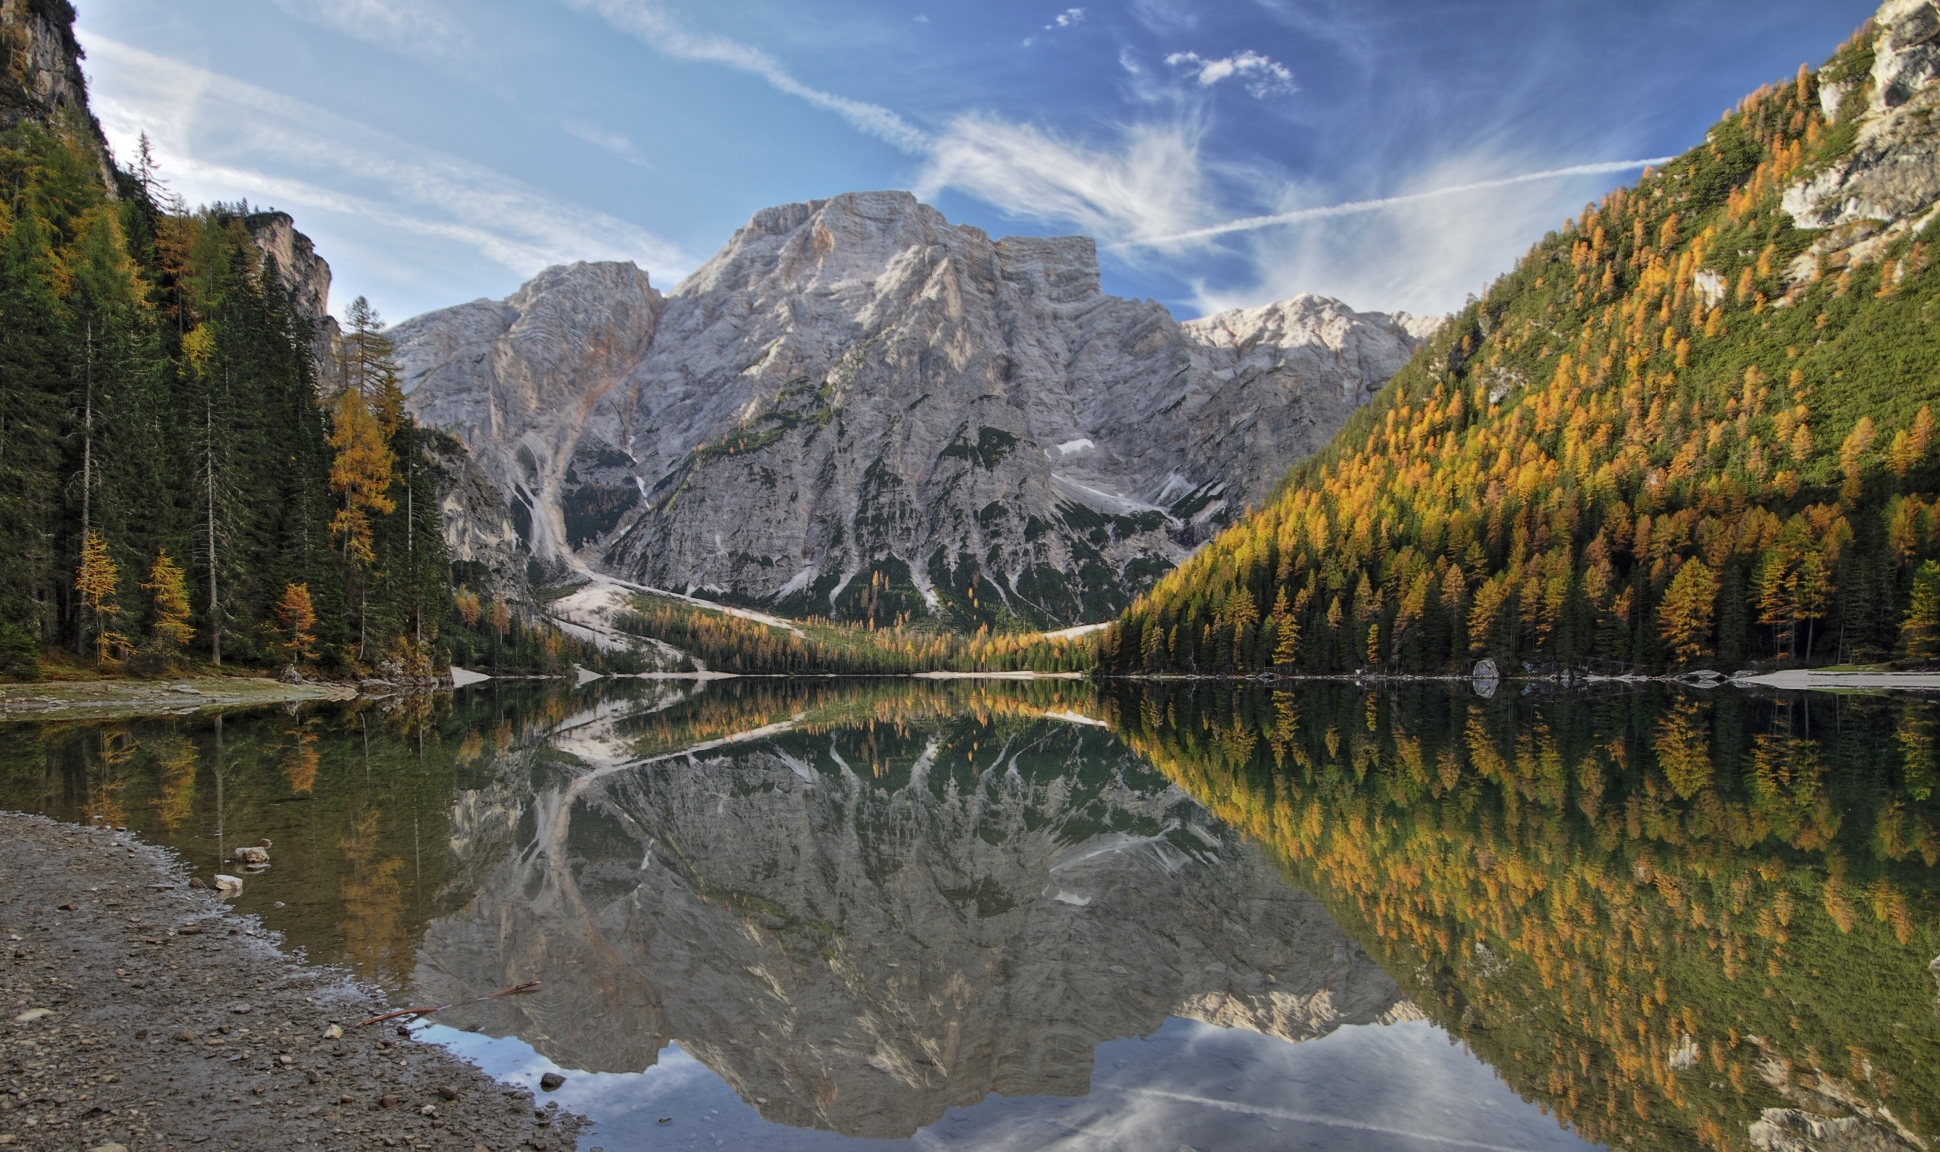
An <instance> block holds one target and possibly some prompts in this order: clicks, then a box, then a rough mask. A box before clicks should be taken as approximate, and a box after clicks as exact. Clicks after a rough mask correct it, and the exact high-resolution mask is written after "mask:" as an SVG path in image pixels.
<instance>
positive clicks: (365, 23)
mask: <svg viewBox="0 0 1940 1152" xmlns="http://www.w3.org/2000/svg"><path fill="white" fill-rule="evenodd" d="M275 3H276V6H277V7H278V8H281V9H282V10H283V11H284V12H285V13H287V14H289V15H291V16H294V17H295V18H297V19H298V20H302V21H305V22H306V23H310V24H316V25H318V26H320V27H324V28H329V29H331V30H332V31H335V32H341V33H343V34H344V35H346V36H350V37H353V38H354V39H358V40H362V41H364V42H365V43H368V44H374V45H376V46H378V47H380V48H383V49H386V50H388V51H392V52H397V53H400V54H402V55H406V56H418V57H423V58H428V59H433V60H437V61H440V62H447V61H451V60H454V59H457V58H459V57H462V56H467V55H470V54H471V53H472V52H473V51H474V50H475V49H476V45H475V44H474V43H473V41H472V37H471V34H470V32H469V31H468V30H467V28H466V26H465V23H464V21H462V20H460V19H459V18H458V17H457V15H456V14H455V13H453V12H452V11H451V10H450V9H449V8H447V7H446V6H445V5H444V4H443V3H441V2H440V0H275Z"/></svg>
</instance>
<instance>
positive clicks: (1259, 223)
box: [1113, 156, 1676, 247]
mask: <svg viewBox="0 0 1940 1152" xmlns="http://www.w3.org/2000/svg"><path fill="white" fill-rule="evenodd" d="M1675 159H1676V157H1675V156H1658V157H1656V158H1654V159H1650V160H1611V161H1607V162H1604V163H1600V164H1573V165H1571V166H1570V167H1568V168H1551V169H1549V170H1548V171H1546V172H1525V173H1523V174H1522V175H1520V176H1502V177H1498V178H1496V179H1494V180H1477V181H1475V182H1473V183H1471V184H1453V185H1450V186H1449V187H1447V188H1433V189H1430V190H1429V191H1426V192H1410V193H1408V194H1406V195H1403V196H1383V197H1381V198H1380V199H1378V200H1350V201H1348V202H1347V203H1345V204H1329V205H1327V206H1326V207H1324V208H1296V209H1294V210H1293V211H1291V212H1276V213H1274V214H1273V215H1271V216H1247V217H1244V218H1242V219H1239V220H1229V221H1227V222H1226V223H1224V224H1214V225H1212V226H1211V227H1207V228H1194V229H1192V230H1191V231H1189V232H1175V233H1173V234H1172V235H1170V236H1157V237H1153V238H1150V239H1139V240H1128V241H1125V242H1124V243H1123V244H1118V245H1113V247H1127V246H1131V245H1137V246H1139V247H1156V246H1158V245H1160V244H1173V243H1177V242H1179V241H1182V240H1204V239H1206V238H1208V237H1212V236H1224V235H1226V234H1227V233H1230V232H1251V231H1254V230H1256V229H1259V228H1271V227H1273V226H1275V225H1277V224H1299V223H1302V222H1304V221H1307V220H1323V219H1326V218H1327V217H1329V216H1351V215H1353V214H1354V213H1357V212H1374V211H1378V210H1379V209H1382V208H1391V207H1393V206H1394V205H1396V204H1412V203H1414V202H1415V201H1417V200H1432V199H1434V198H1435V197H1437V196H1453V195H1456V194H1457V193H1461V192H1479V191H1482V190H1483V189H1487V188H1506V187H1508V186H1509V185H1511V184H1528V183H1530V182H1532V181H1536V180H1554V179H1557V178H1558V177H1562V176H1595V175H1599V174H1601V173H1605V172H1629V171H1631V170H1633V169H1637V168H1650V167H1655V166H1657V165H1660V164H1668V163H1670V162H1671V161H1672V160H1675Z"/></svg>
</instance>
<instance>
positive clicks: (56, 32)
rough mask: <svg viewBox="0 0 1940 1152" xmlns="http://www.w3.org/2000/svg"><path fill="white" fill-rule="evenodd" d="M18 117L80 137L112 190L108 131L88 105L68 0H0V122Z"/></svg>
mask: <svg viewBox="0 0 1940 1152" xmlns="http://www.w3.org/2000/svg"><path fill="white" fill-rule="evenodd" d="M23 120H31V121H35V122H37V123H40V124H45V125H47V126H48V127H50V128H52V129H54V130H55V131H57V132H62V133H67V134H71V135H72V136H77V137H79V138H80V139H82V140H85V141H86V142H87V144H88V147H89V149H90V150H91V151H93V153H94V154H95V159H96V162H97V163H98V164H99V166H100V170H101V182H102V184H103V185H105V186H106V187H107V188H108V190H109V192H110V193H111V194H112V193H113V192H114V191H115V187H116V183H115V177H114V166H113V163H112V162H111V160H110V155H109V151H108V140H107V137H106V136H104V135H102V133H101V125H100V124H99V123H98V122H97V121H96V120H95V119H94V115H93V113H91V112H90V111H88V85H87V79H86V78H85V77H84V76H82V75H81V45H80V43H79V42H77V41H76V40H75V39H74V8H73V6H72V5H71V4H69V3H67V0H0V128H11V127H13V126H14V125H16V124H19V123H20V122H22V121H23Z"/></svg>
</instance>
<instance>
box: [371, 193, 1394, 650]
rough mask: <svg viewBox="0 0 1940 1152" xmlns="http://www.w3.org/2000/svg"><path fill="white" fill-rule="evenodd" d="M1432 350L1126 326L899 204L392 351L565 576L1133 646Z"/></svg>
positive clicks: (849, 213)
mask: <svg viewBox="0 0 1940 1152" xmlns="http://www.w3.org/2000/svg"><path fill="white" fill-rule="evenodd" d="M1411 326H1412V327H1411ZM1423 326H1424V325H1423V322H1422V321H1420V320H1419V319H1417V318H1414V317H1408V316H1405V315H1404V316H1401V317H1399V318H1390V317H1387V316H1384V315H1381V314H1378V313H1357V312H1354V311H1353V310H1352V309H1349V308H1347V307H1346V306H1345V305H1342V304H1339V303H1338V302H1337V301H1329V300H1326V299H1325V298H1321V297H1314V296H1301V297H1295V298H1293V299H1291V300H1288V301H1282V302H1279V303H1277V304H1273V305H1268V306H1265V307H1262V308H1256V309H1248V310H1234V311H1232V312H1227V313H1221V314H1219V315H1218V316H1217V317H1208V318H1205V319H1203V320H1195V321H1186V322H1183V323H1181V322H1179V321H1175V320H1173V319H1172V317H1171V315H1170V314H1169V313H1168V312H1166V310H1165V309H1164V308H1162V307H1161V306H1159V305H1157V304H1155V303H1152V302H1149V301H1146V302H1139V301H1131V300H1124V299H1121V298H1118V297H1113V296H1109V295H1106V294H1105V293H1104V292H1103V291H1102V289H1101V288H1100V285H1099V274H1098V265H1097V257H1096V248H1095V245H1094V244H1093V242H1092V241H1090V240H1089V239H1088V238H1084V237H1051V238H1036V237H1008V238H1004V239H1001V240H994V241H993V240H991V239H990V238H989V237H988V235H987V234H985V233H983V232H982V231H981V230H979V229H976V228H972V227H967V226H961V225H952V224H950V223H949V222H948V221H947V220H945V219H944V217H943V216H942V215H941V214H940V213H938V212H936V211H935V210H934V209H933V208H930V207H928V206H926V205H922V204H920V203H919V202H917V201H916V199H915V198H914V197H912V196H910V195H909V194H908V193H904V192H875V193H849V194H845V195H842V196H837V197H832V198H829V199H827V200H817V201H811V202H807V203H803V204H794V205H782V206H778V207H775V208H769V209H764V210H762V211H761V212H758V213H756V214H755V215H754V217H753V218H752V219H751V220H750V221H749V223H748V224H747V225H745V226H744V227H743V228H741V229H739V230H737V232H736V233H735V235H734V237H733V238H732V239H730V241H729V242H728V243H727V244H726V245H725V246H724V247H723V248H722V249H721V251H720V252H718V253H717V254H716V255H715V256H714V257H713V258H711V259H710V260H709V261H707V262H706V263H705V264H703V265H702V266H701V267H700V268H698V269H696V270H695V271H694V272H693V273H692V274H690V275H689V276H688V277H687V278H686V279H685V280H683V281H682V282H681V283H680V284H679V285H677V286H675V288H674V289H673V290H672V291H670V292H668V293H666V294H664V295H663V294H661V293H660V292H659V291H658V290H657V289H655V288H653V286H652V285H651V283H650V281H649V278H648V275H647V274H646V273H645V272H641V271H639V270H638V269H635V268H633V267H632V266H631V265H613V264H599V265H595V264H578V265H569V266H561V267H555V268H552V269H548V270H546V271H545V272H542V273H541V274H540V275H539V276H538V277H535V278H534V279H533V280H532V281H531V282H529V283H528V284H527V285H526V286H524V287H522V288H521V289H520V290H519V292H518V293H515V294H514V295H513V296H512V297H509V298H508V299H507V300H506V301H501V302H491V301H474V302H472V303H470V304H463V305H458V306H456V307H454V308H450V309H443V310H440V311H438V312H433V313H428V314H426V315H425V316H421V317H416V318H413V319H412V320H409V321H406V322H404V323H403V324H400V325H399V326H398V327H397V328H396V329H394V330H393V335H394V336H395V337H396V339H397V342H398V350H399V359H400V362H401V364H402V366H403V368H404V379H405V387H406V389H407V393H408V403H409V405H410V406H411V409H412V411H413V413H414V414H415V415H417V417H418V418H419V419H420V420H421V421H422V422H423V423H425V424H427V425H430V426H434V427H442V428H446V429H449V430H451V431H453V432H454V433H455V434H456V435H457V436H458V437H459V438H460V439H461V440H463V441H464V442H465V443H466V445H467V446H468V447H469V448H470V449H471V450H472V451H473V453H474V455H475V456H476V457H477V458H478V460H479V462H480V464H481V467H483V468H484V469H485V471H486V472H488V473H489V474H490V475H491V476H492V477H493V479H494V481H495V482H496V483H497V484H498V485H499V487H500V488H501V490H502V491H503V492H504V494H505V496H506V501H507V505H508V507H509V508H510V509H511V510H512V514H513V517H514V519H515V520H517V521H518V522H519V525H520V531H519V535H520V539H521V541H522V544H523V547H524V548H525V549H526V550H528V551H529V552H530V553H531V555H532V557H533V559H535V560H537V561H538V562H540V563H541V564H542V565H550V566H551V567H552V568H553V570H554V571H555V572H557V573H560V574H563V573H564V571H566V570H570V569H572V568H574V567H590V568H596V569H599V570H602V571H606V572H609V573H610V574H613V575H617V576H621V577H623V578H626V579H630V580H637V581H640V582H642V583H649V584H654V585H658V586H664V587H671V588H676V589H679V590H682V591H686V592H698V593H702V594H707V595H711V596H713V597H714V598H716V599H722V600H728V601H734V602H742V603H751V604H760V605H762V606H765V607H770V608H777V609H780V610H783V611H788V612H794V613H798V614H803V615H808V614H820V615H829V616H834V617H837V618H847V619H856V620H866V621H869V622H873V623H881V624H887V623H891V622H893V621H894V620H896V619H898V618H902V619H913V618H920V617H924V616H930V615H935V616H941V617H942V618H943V619H944V620H945V621H946V622H947V623H949V624H950V625H952V626H956V627H961V628H964V629H966V630H974V629H975V628H976V627H978V626H980V625H992V626H996V627H1004V626H1008V625H1012V624H1018V623H1021V624H1025V625H1030V626H1045V625H1051V624H1070V623H1076V622H1080V621H1085V620H1093V619H1103V618H1106V617H1107V616H1109V615H1110V613H1111V611H1113V610H1114V609H1115V608H1116V607H1120V606H1122V605H1123V604H1125V603H1127V602H1129V599H1130V595H1131V594H1132V593H1135V592H1136V591H1137V590H1139V589H1140V588H1142V587H1144V585H1145V584H1146V583H1149V581H1150V580H1151V579H1152V578H1154V577H1156V576H1157V575H1158V574H1159V573H1160V572H1161V571H1163V570H1165V569H1166V568H1169V567H1170V566H1171V565H1173V564H1175V563H1177V562H1178V560H1180V559H1181V558H1183V557H1184V556H1185V555H1187V554H1189V552H1190V551H1191V549H1192V548H1194V547H1196V546H1197V545H1198V544H1199V543H1200V542H1202V541H1203V540H1204V539H1205V538H1206V537H1207V536H1208V535H1209V534H1210V532H1211V531H1212V530H1213V529H1215V528H1217V527H1218V526H1220V525H1221V524H1223V523H1225V522H1227V521H1228V520H1230V519H1231V517H1232V515H1233V514H1234V513H1236V512H1237V510H1238V508H1240V507H1242V506H1243V505H1244V504H1245V503H1247V502H1249V501H1252V500H1257V499H1259V498H1260V497H1261V496H1263V495H1264V494H1265V493H1266V491H1267V490H1268V489H1269V488H1270V486H1271V485H1272V483H1273V482H1274V481H1275V480H1276V479H1277V478H1278V476H1279V475H1280V473H1281V472H1282V471H1283V470H1284V468H1285V466H1286V464H1287V463H1288V462H1289V461H1290V460H1291V459H1294V458H1297V456H1299V455H1301V454H1303V453H1304V452H1306V451H1310V450H1311V449H1312V448H1314V447H1317V446H1318V445H1319V444H1320V443H1322V442H1324V440H1325V438H1326V436H1327V435H1328V434H1330V433H1331V431H1332V429H1333V428H1334V427H1337V426H1338V425H1339V424H1340V423H1341V422H1342V421H1343V420H1344V419H1345V418H1346V415H1347V413H1348V412H1350V411H1352V409H1353V408H1354V407H1356V406H1358V405H1359V404H1360V403H1362V402H1364V401H1365V399H1366V398H1367V397H1368V396H1370V395H1372V393H1373V391H1374V390H1375V389H1376V388H1378V387H1379V385H1380V384H1381V382H1383V381H1385V379H1386V378H1387V377H1388V376H1389V375H1390V374H1392V372H1393V371H1395V370H1396V369H1397V368H1398V367H1399V366H1400V364H1401V363H1403V362H1405V360H1406V359H1407V357H1408V356H1409V355H1411V354H1412V352H1413V350H1414V347H1415V346H1416V344H1417V343H1418V336H1417V335H1416V333H1417V332H1418V331H1419V330H1420V329H1421V328H1422V327H1423ZM582 352H583V355H582V354H581V353H582ZM452 527H453V528H454V531H457V530H458V529H459V527H460V526H459V525H457V524H456V523H455V522H454V523H453V524H452ZM499 562H500V564H501V566H506V563H507V562H506V561H505V560H503V559H501V560H500V561H499Z"/></svg>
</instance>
